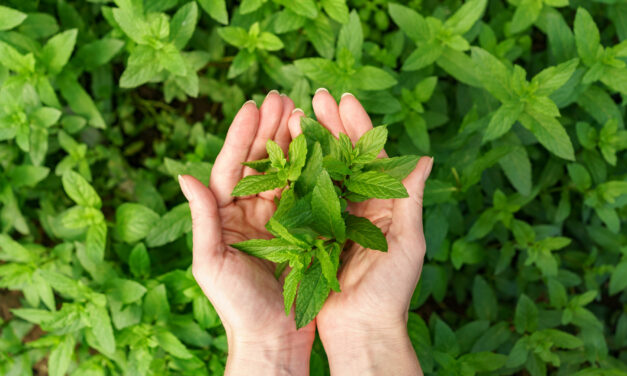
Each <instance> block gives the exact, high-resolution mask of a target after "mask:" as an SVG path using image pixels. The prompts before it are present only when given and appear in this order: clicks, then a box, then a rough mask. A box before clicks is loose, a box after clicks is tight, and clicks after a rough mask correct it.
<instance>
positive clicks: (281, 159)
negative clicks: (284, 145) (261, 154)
mask: <svg viewBox="0 0 627 376" xmlns="http://www.w3.org/2000/svg"><path fill="white" fill-rule="evenodd" d="M266 151H267V152H268V158H269V159H270V162H272V166H273V167H277V168H282V167H284V166H285V163H286V162H287V160H286V159H285V156H284V155H283V150H281V147H280V146H279V144H277V143H276V142H274V141H272V140H268V141H267V142H266Z"/></svg>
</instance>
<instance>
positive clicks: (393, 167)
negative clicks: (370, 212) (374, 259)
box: [232, 118, 419, 328]
mask: <svg viewBox="0 0 627 376" xmlns="http://www.w3.org/2000/svg"><path fill="white" fill-rule="evenodd" d="M301 128H302V130H303V133H302V134H301V135H299V136H298V137H296V138H295V139H294V140H293V141H292V142H291V144H290V146H289V152H288V157H289V160H288V159H286V158H285V156H284V154H283V151H282V150H281V148H280V147H279V146H278V145H277V144H276V143H275V142H274V141H272V140H269V141H268V142H267V144H266V148H267V151H268V158H265V159H261V160H258V161H252V162H245V163H244V164H245V165H246V166H248V167H251V168H253V169H255V170H257V171H259V172H262V173H265V174H262V175H250V176H246V177H244V178H243V179H242V180H241V181H240V182H239V183H238V184H237V185H236V186H235V188H234V189H233V193H232V195H233V196H248V195H253V194H257V193H260V192H264V191H268V190H271V189H276V188H281V189H282V192H281V196H280V199H279V198H277V199H276V202H277V210H276V212H275V213H274V215H273V216H272V217H271V218H270V220H269V221H268V223H267V224H266V229H267V230H268V231H269V232H270V233H271V234H272V235H274V238H272V239H251V240H247V241H243V242H240V243H235V244H232V246H233V247H234V248H236V249H239V250H241V251H243V252H246V253H248V254H250V255H253V256H256V257H259V258H262V259H265V260H269V261H272V262H274V263H276V264H277V271H276V275H277V276H278V275H281V274H282V273H283V271H284V270H285V268H286V267H287V265H289V266H290V268H291V270H290V272H289V273H288V274H287V276H286V277H285V282H284V285H283V297H284V302H285V313H286V314H288V315H289V313H290V311H291V308H292V304H294V300H296V307H295V311H296V326H297V327H298V328H301V327H303V326H305V325H307V324H308V323H309V322H310V321H311V320H313V318H314V317H315V316H316V314H317V313H318V312H319V311H320V309H321V308H322V305H323V304H324V302H325V300H326V298H327V296H328V295H329V292H330V291H331V290H333V291H337V292H339V291H340V284H339V282H338V279H337V273H338V269H339V266H340V253H341V252H342V250H343V249H344V246H345V245H346V243H347V242H348V241H353V242H356V243H358V244H360V245H361V246H363V247H365V248H369V249H372V250H377V251H382V252H386V251H387V248H388V246H387V241H386V239H385V236H384V234H383V233H382V232H381V230H380V229H379V228H378V227H377V226H375V225H374V224H373V223H372V222H370V220H368V219H367V218H363V217H357V216H354V215H351V214H349V213H348V211H347V209H346V208H347V205H348V203H349V202H359V201H364V200H367V199H369V198H379V199H389V198H404V197H408V194H407V191H406V190H405V187H404V186H403V183H402V182H401V180H402V179H404V178H405V177H406V176H407V175H408V174H409V173H410V172H411V171H412V170H413V169H414V168H415V167H416V163H417V162H418V158H419V157H417V156H402V157H394V158H383V159H378V158H377V156H378V155H379V153H380V152H381V150H383V147H384V146H385V142H386V140H387V134H388V133H387V128H386V127H385V126H379V127H375V128H373V129H371V130H370V131H368V132H366V133H365V134H364V135H363V136H362V137H361V138H360V139H359V140H358V141H357V143H356V144H355V146H354V147H353V143H352V142H351V140H350V138H349V137H348V136H347V135H345V134H343V133H340V137H339V139H338V138H335V137H334V136H333V135H332V134H331V132H329V131H328V130H327V129H326V128H324V127H323V126H322V125H320V124H319V123H317V122H316V121H314V120H312V119H308V118H302V119H301Z"/></svg>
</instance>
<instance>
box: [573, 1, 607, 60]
mask: <svg viewBox="0 0 627 376" xmlns="http://www.w3.org/2000/svg"><path fill="white" fill-rule="evenodd" d="M574 31H575V42H576V44H577V52H578V53H579V57H581V60H583V62H584V63H585V64H586V65H588V66H591V65H593V64H594V63H595V62H596V61H597V56H598V55H599V50H600V48H601V37H600V35H599V29H598V28H597V25H596V24H595V23H594V20H593V19H592V16H590V13H588V11H587V10H585V9H584V8H582V7H579V8H577V14H576V15H575V25H574Z"/></svg>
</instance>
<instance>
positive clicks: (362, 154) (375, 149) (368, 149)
mask: <svg viewBox="0 0 627 376" xmlns="http://www.w3.org/2000/svg"><path fill="white" fill-rule="evenodd" d="M387 139H388V130H387V128H386V127H385V126H379V127H374V128H372V129H371V130H369V131H368V132H366V133H364V134H363V135H362V136H361V137H360V138H359V140H358V141H357V143H356V144H355V151H354V152H355V158H354V159H353V163H368V162H370V161H372V160H373V159H375V158H376V157H377V155H379V153H380V152H381V150H383V147H384V146H385V142H386V141H387Z"/></svg>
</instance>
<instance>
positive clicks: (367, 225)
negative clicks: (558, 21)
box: [346, 214, 388, 252]
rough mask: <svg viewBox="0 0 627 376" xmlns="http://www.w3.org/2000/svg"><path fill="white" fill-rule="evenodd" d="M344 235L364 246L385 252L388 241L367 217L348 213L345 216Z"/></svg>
mask: <svg viewBox="0 0 627 376" xmlns="http://www.w3.org/2000/svg"><path fill="white" fill-rule="evenodd" d="M346 237H347V238H348V239H350V240H352V241H354V242H356V243H357V244H359V245H361V246H363V247H364V248H369V249H373V250H376V251H382V252H387V250H388V243H387V240H386V239H385V235H383V232H381V229H380V228H379V227H377V226H376V225H374V224H373V223H372V222H370V220H369V219H368V218H363V217H357V216H354V215H350V214H349V215H348V216H347V217H346Z"/></svg>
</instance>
